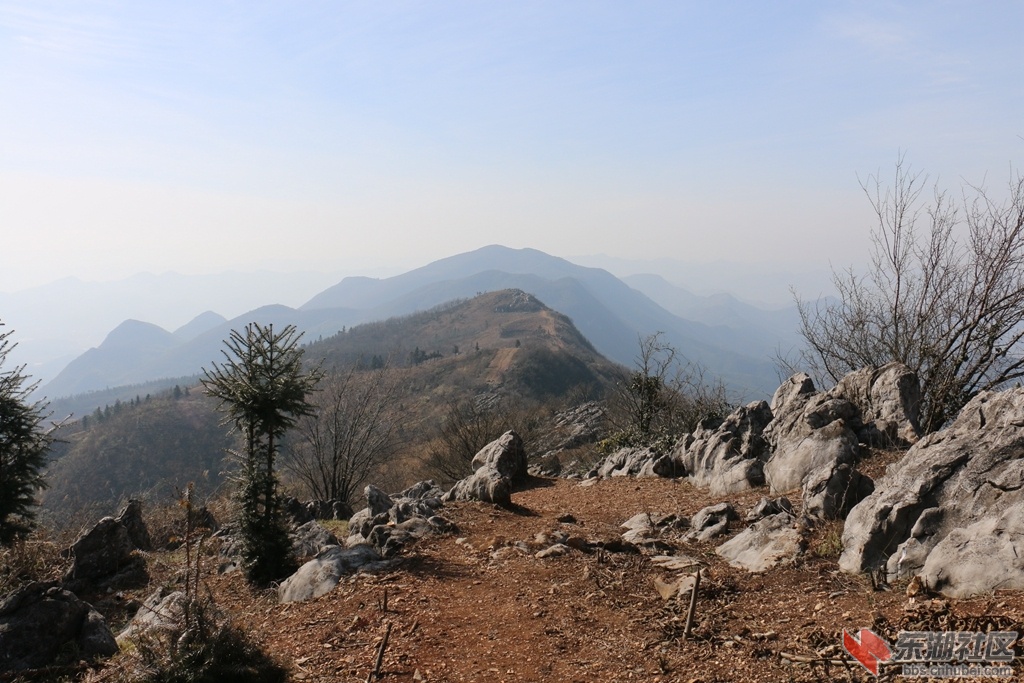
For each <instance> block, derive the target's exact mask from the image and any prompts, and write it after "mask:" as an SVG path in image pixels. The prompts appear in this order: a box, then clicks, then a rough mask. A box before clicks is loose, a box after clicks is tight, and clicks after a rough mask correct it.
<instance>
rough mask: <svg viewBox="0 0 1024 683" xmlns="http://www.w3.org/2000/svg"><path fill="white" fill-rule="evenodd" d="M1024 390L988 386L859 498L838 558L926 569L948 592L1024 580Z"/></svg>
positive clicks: (859, 564)
mask: <svg viewBox="0 0 1024 683" xmlns="http://www.w3.org/2000/svg"><path fill="white" fill-rule="evenodd" d="M1022 481H1024V389H1022V388H1015V389H1010V390H1007V391H1005V392H999V393H994V392H982V393H981V394H979V395H977V396H976V397H975V398H974V399H972V400H971V401H970V402H969V403H968V404H967V405H966V406H965V407H964V408H963V410H961V412H960V415H959V416H958V417H957V418H956V420H955V421H954V422H953V423H952V424H951V425H950V426H949V427H947V428H946V429H944V430H942V431H939V432H935V433H933V434H930V435H928V436H926V437H924V438H922V439H921V440H920V441H918V442H917V443H916V444H914V446H913V447H911V449H910V450H909V451H907V453H906V455H905V456H904V457H903V459H902V460H900V461H899V462H897V463H895V464H893V465H890V466H889V469H888V471H887V472H886V474H885V475H884V476H883V477H882V478H881V479H879V481H878V482H877V483H876V486H875V491H874V493H872V494H871V495H870V496H868V497H867V498H865V499H864V500H863V501H862V502H861V503H860V504H858V505H857V506H856V507H854V508H853V509H852V510H851V511H850V514H849V516H848V517H847V520H846V525H845V528H844V530H843V548H844V550H843V554H842V556H841V557H840V560H839V565H840V567H841V568H842V569H843V570H845V571H848V572H862V571H867V570H875V569H878V568H880V567H885V568H886V571H887V573H888V575H889V577H890V578H902V577H907V576H912V575H914V574H917V573H919V572H920V573H921V574H922V577H923V579H924V580H925V582H926V583H927V584H928V585H929V587H931V588H932V589H935V590H940V591H942V592H943V593H946V594H948V595H951V596H964V595H969V594H976V593H979V592H987V591H991V590H994V589H995V588H1024V537H1022V535H1021V532H1022V530H1024V522H1022V519H1024V487H1022V485H1021V482H1022Z"/></svg>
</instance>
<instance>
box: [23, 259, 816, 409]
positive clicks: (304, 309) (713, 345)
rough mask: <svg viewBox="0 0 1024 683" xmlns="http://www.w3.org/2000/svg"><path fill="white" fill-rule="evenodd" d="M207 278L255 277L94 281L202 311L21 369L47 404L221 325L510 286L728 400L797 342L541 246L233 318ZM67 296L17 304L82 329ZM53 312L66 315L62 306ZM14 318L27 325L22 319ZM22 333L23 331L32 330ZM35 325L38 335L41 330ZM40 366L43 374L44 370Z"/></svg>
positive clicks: (417, 305) (196, 358)
mask: <svg viewBox="0 0 1024 683" xmlns="http://www.w3.org/2000/svg"><path fill="white" fill-rule="evenodd" d="M255 278H256V279H259V278H262V280H263V284H264V287H263V289H262V290H261V289H260V288H259V287H254V288H253V289H252V290H251V291H247V292H246V294H247V296H249V297H250V300H251V297H252V296H256V295H259V294H260V293H262V294H263V295H264V296H267V295H268V293H267V286H268V285H269V286H271V287H273V288H274V291H275V292H276V294H277V295H281V294H283V293H284V292H285V283H288V284H289V286H290V287H291V288H292V289H291V290H290V291H291V292H292V297H293V299H294V297H296V296H298V295H299V293H300V292H299V290H301V288H302V287H304V286H306V287H308V286H310V285H311V284H312V285H313V286H319V283H317V282H315V281H313V280H314V279H313V278H312V277H311V276H307V278H306V279H305V280H304V279H303V278H301V277H299V278H295V279H294V280H291V281H289V280H288V277H287V276H284V275H276V276H273V277H270V276H269V275H268V274H258V275H257V276H255ZM217 282H220V283H233V282H242V283H245V282H248V283H250V284H251V283H253V282H255V279H254V276H241V275H238V274H235V275H232V276H221V277H219V278H188V277H184V276H178V275H164V276H139V277H136V278H132V279H130V280H128V281H125V282H123V283H105V284H103V285H92V286H91V287H93V288H95V287H102V288H103V290H102V291H103V297H104V301H105V302H106V303H105V305H104V315H105V316H106V318H105V319H110V316H111V315H112V314H114V315H116V313H114V312H115V311H119V310H128V307H130V306H131V305H139V303H140V299H141V300H144V301H145V302H146V305H147V306H149V310H150V311H152V313H154V314H156V313H157V312H158V311H159V310H160V309H161V307H162V309H163V311H164V313H163V315H164V316H170V315H173V314H174V311H172V309H173V308H174V307H177V308H178V309H180V308H181V307H182V306H183V305H185V304H186V302H191V305H192V306H194V308H195V310H197V311H200V312H199V313H197V314H195V316H194V317H193V318H192V319H191V320H190V321H188V322H187V323H185V324H180V325H178V326H177V327H174V328H172V329H167V328H163V327H162V326H160V325H158V324H156V323H154V322H152V321H153V320H159V319H160V317H159V316H158V315H152V316H150V317H149V319H146V318H145V317H142V316H138V317H135V318H131V317H126V318H124V319H121V320H119V321H117V322H116V323H113V324H111V325H110V327H109V328H108V329H107V330H106V331H105V332H103V339H102V341H101V343H98V344H96V345H95V346H94V347H92V348H90V349H88V350H85V351H84V352H81V353H79V354H77V355H75V356H74V357H73V358H72V359H70V360H68V361H65V360H64V359H63V358H56V359H49V363H50V365H47V359H43V360H40V361H36V362H34V363H31V362H30V365H29V366H30V368H31V369H33V370H35V371H36V372H34V373H33V374H34V375H35V376H36V378H37V379H39V380H40V381H41V384H42V386H41V388H40V390H39V393H40V395H45V396H47V397H49V398H51V399H53V398H61V397H67V396H72V395H76V394H83V393H87V392H97V391H102V390H105V389H110V388H114V387H119V386H126V385H138V384H145V383H147V382H151V381H153V380H160V379H166V378H170V379H175V378H188V377H192V376H195V375H196V374H198V373H199V372H200V370H201V368H202V367H206V366H208V365H209V364H210V362H211V361H213V360H217V359H219V357H220V348H221V347H222V343H223V340H224V339H225V338H226V337H227V336H228V335H229V333H230V330H231V329H241V328H242V327H243V326H244V325H245V324H247V323H249V322H254V321H255V322H260V323H261V324H267V323H274V324H278V325H284V324H295V325H297V326H298V327H299V329H300V330H303V331H304V332H305V334H306V336H307V340H315V339H317V338H320V337H326V336H330V335H333V334H335V333H336V332H337V331H339V330H341V329H343V328H345V327H351V326H353V325H358V324H361V323H366V322H373V321H379V320H384V319H387V318H390V317H393V316H400V315H407V314H410V313H413V312H416V311H422V310H426V309H430V308H432V307H435V306H438V305H441V304H444V303H447V302H450V301H452V300H455V299H465V298H471V297H473V296H475V295H477V294H479V293H481V292H489V291H496V290H500V289H509V288H514V289H522V290H524V291H527V292H529V293H530V294H533V295H535V296H537V297H538V298H539V299H540V300H541V301H542V302H544V303H545V304H547V305H549V306H550V307H551V308H553V309H555V310H556V311H559V312H561V313H564V314H566V315H568V316H569V317H570V318H571V319H572V320H573V321H574V322H575V323H576V325H577V327H579V329H580V330H581V331H582V332H583V333H584V335H585V336H586V337H587V338H588V339H589V340H590V341H591V342H592V343H594V345H595V347H596V348H597V350H598V351H599V352H601V353H602V354H604V355H605V356H606V357H608V358H610V359H611V360H613V361H615V362H618V363H620V364H623V365H627V366H628V365H631V364H632V362H633V360H634V358H635V355H636V353H637V342H638V339H639V337H640V336H646V335H649V334H654V333H656V332H661V333H663V334H664V335H665V339H666V341H669V342H670V343H672V344H673V345H674V346H676V347H677V348H678V349H679V350H680V352H681V353H682V354H683V355H684V356H685V357H686V358H687V359H688V360H690V361H693V362H696V363H700V364H701V365H702V366H703V367H705V368H706V369H707V371H708V373H709V376H712V377H716V378H717V377H721V378H722V379H723V381H725V382H726V384H727V385H728V386H729V387H730V389H732V390H733V394H734V396H735V397H736V398H737V399H746V398H750V397H762V396H764V395H765V393H766V392H770V391H772V389H773V384H775V383H776V382H777V374H776V372H775V370H774V366H773V364H772V362H771V355H772V353H773V352H774V351H776V350H777V349H791V348H793V347H795V346H796V345H797V344H798V343H799V342H798V339H797V335H796V329H797V318H796V315H795V311H794V309H793V306H792V304H789V305H785V306H782V307H776V308H759V307H756V306H753V305H751V304H748V303H745V302H743V301H742V300H740V299H739V298H737V297H734V296H732V295H730V294H727V293H719V294H716V295H711V296H699V295H696V294H693V293H691V292H689V291H687V290H685V289H683V288H681V287H679V286H678V285H675V284H672V283H671V282H669V281H668V280H666V279H665V278H663V277H662V276H661V275H657V274H653V273H647V274H636V275H629V276H624V277H623V278H617V277H615V276H614V275H612V274H611V273H610V272H608V271H606V270H604V269H600V268H591V267H584V266H580V265H577V264H575V263H572V262H571V261H569V260H567V259H562V258H558V257H555V256H551V255H549V254H545V253H543V252H541V251H537V250H533V249H510V248H507V247H503V246H500V245H491V246H488V247H484V248H481V249H478V250H475V251H472V252H467V253H463V254H457V255H453V256H450V257H448V258H445V259H441V260H439V261H435V262H433V263H430V264H427V265H425V266H422V267H420V268H417V269H413V270H411V271H408V272H406V273H401V274H398V275H394V276H391V277H385V278H369V277H346V278H342V279H340V280H338V281H336V282H334V283H333V284H331V285H330V286H328V287H324V288H322V289H321V290H320V291H319V292H317V293H316V294H314V295H313V296H309V297H308V298H307V299H306V300H304V301H301V303H299V304H297V305H291V306H288V305H283V304H280V303H271V302H272V301H273V299H269V300H267V301H265V302H264V304H263V305H259V306H254V307H253V308H251V309H250V310H246V311H244V312H242V313H240V314H237V315H235V316H234V317H233V318H231V319H229V318H227V317H226V316H224V315H222V314H220V313H219V312H217V311H214V310H212V307H210V306H208V305H207V302H208V301H210V300H211V298H215V297H220V301H221V302H222V303H224V302H225V301H226V299H225V297H228V296H229V295H230V294H231V292H228V291H224V292H219V293H217V294H216V295H214V294H213V292H211V291H210V290H209V289H204V286H209V285H210V284H211V283H217ZM143 285H145V286H143ZM58 291H59V290H58ZM65 291H68V292H69V293H68V295H67V296H66V297H65V298H60V299H53V300H50V301H46V302H45V304H44V305H39V302H38V300H35V301H33V300H31V299H29V300H28V302H27V303H24V304H23V305H22V306H21V310H26V311H27V310H33V309H34V310H43V311H46V312H47V317H46V318H45V321H46V322H47V323H48V324H50V325H51V326H52V327H51V328H49V331H50V333H51V334H55V335H56V334H57V333H59V331H60V330H66V329H80V328H79V327H77V326H76V325H75V324H74V322H73V321H75V320H83V319H85V318H86V317H87V316H88V313H87V311H88V310H89V308H88V306H86V305H85V303H84V300H87V299H90V298H94V297H96V295H97V290H96V289H92V288H90V287H86V286H78V287H72V288H71V289H70V290H65ZM71 292H74V293H75V294H74V295H72V294H71ZM204 293H205V297H207V298H204ZM8 296H9V295H8ZM240 300H241V299H236V300H235V301H236V302H237V301H240ZM279 300H280V299H279ZM15 302H17V299H15ZM33 303H34V304H36V305H35V306H34V307H33V305H32V304H33ZM62 307H67V310H66V311H63V312H62ZM228 310H230V309H228ZM83 313H84V315H83ZM75 315H78V316H79V317H78V318H75V317H74V316H75ZM62 316H64V317H62ZM61 321H64V324H61ZM68 321H72V322H68ZM23 322H31V321H30V320H29V319H28V318H26V319H25V320H24V321H23ZM12 327H13V324H12ZM94 327H95V325H94ZM28 328H29V329H30V330H31V329H32V325H31V324H29V325H28ZM38 329H40V330H44V331H45V330H47V328H45V327H43V326H42V325H40V327H39V328H38ZM19 330H20V328H19ZM19 338H20V339H25V338H28V339H29V340H30V341H31V342H33V343H31V344H26V345H25V346H24V350H23V349H22V348H19V349H18V351H20V352H21V353H22V355H21V357H20V359H19V360H23V361H25V362H28V361H26V360H25V359H26V358H29V359H30V358H31V356H30V353H29V352H30V351H34V352H35V353H36V354H37V355H36V358H42V356H41V355H40V353H41V352H40V349H42V350H45V349H47V348H59V347H61V346H63V347H70V346H71V344H72V343H73V340H71V339H69V338H60V337H57V336H54V337H51V338H49V339H46V338H45V337H43V336H42V334H39V333H37V334H36V335H34V336H32V335H24V337H22V336H21V335H19ZM40 341H45V342H46V343H39V342H40ZM382 351H383V352H393V351H396V350H395V349H384V350H382ZM406 351H407V350H406ZM61 366H62V367H61ZM39 370H44V371H45V370H49V371H50V374H48V375H44V374H43V372H39Z"/></svg>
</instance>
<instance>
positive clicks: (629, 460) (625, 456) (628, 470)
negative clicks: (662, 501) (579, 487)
mask: <svg viewBox="0 0 1024 683" xmlns="http://www.w3.org/2000/svg"><path fill="white" fill-rule="evenodd" d="M682 474H684V471H683V470H682V468H681V467H678V466H677V464H676V462H675V461H674V460H673V459H672V456H671V455H670V454H668V453H658V452H657V451H655V450H653V449H650V448H620V449H619V450H617V451H615V452H614V453H609V454H608V455H607V456H605V457H604V459H603V460H601V462H600V463H598V465H597V467H595V468H594V469H593V470H592V471H591V472H590V473H589V474H588V477H601V478H602V479H607V478H608V477H629V476H633V477H675V476H680V475H682Z"/></svg>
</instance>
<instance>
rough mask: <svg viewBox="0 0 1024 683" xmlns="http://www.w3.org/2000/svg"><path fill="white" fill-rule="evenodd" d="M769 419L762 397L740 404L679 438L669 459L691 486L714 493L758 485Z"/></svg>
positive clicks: (761, 479) (742, 489)
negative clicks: (733, 409)
mask: <svg viewBox="0 0 1024 683" xmlns="http://www.w3.org/2000/svg"><path fill="white" fill-rule="evenodd" d="M771 419H772V411H771V409H770V408H769V407H768V404H767V403H765V402H764V401H756V402H754V403H750V404H748V405H745V406H741V407H740V408H738V409H736V410H735V411H733V412H732V413H731V414H730V415H729V416H728V417H726V418H725V420H723V421H722V422H721V423H719V424H718V425H715V426H713V427H712V426H711V425H709V426H708V427H703V426H702V427H699V428H698V429H697V430H696V431H695V432H694V433H693V434H692V435H690V436H687V437H684V438H683V439H680V441H679V442H678V443H677V444H676V446H675V448H674V449H673V451H672V460H673V461H674V462H676V463H678V464H679V465H680V466H681V469H682V471H683V472H685V473H686V476H687V477H688V478H689V480H690V482H691V483H692V484H693V485H694V486H697V487H700V488H707V489H710V490H711V492H712V493H713V494H715V495H725V494H729V493H735V492H737V491H744V490H746V489H749V488H752V487H754V486H761V485H762V484H764V473H763V468H764V461H765V460H766V459H767V458H768V449H767V444H766V442H765V440H764V438H763V437H762V433H763V432H764V428H765V427H766V426H767V425H768V423H769V422H771Z"/></svg>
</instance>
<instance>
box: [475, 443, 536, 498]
mask: <svg viewBox="0 0 1024 683" xmlns="http://www.w3.org/2000/svg"><path fill="white" fill-rule="evenodd" d="M471 466H472V467H473V469H474V470H480V469H481V468H485V467H490V468H492V469H494V470H496V471H497V472H498V474H499V475H501V476H502V477H505V478H506V479H508V480H509V483H510V484H511V485H512V486H515V485H516V484H521V483H523V482H524V481H526V477H527V472H526V470H527V462H526V452H525V451H524V450H523V440H522V439H521V438H520V436H519V435H518V434H516V433H515V432H514V431H511V430H510V431H507V432H505V433H504V434H502V435H501V436H499V437H498V438H497V439H495V440H494V441H492V442H490V443H489V444H487V445H486V446H484V447H483V448H481V449H480V451H479V452H478V453H477V454H476V455H474V456H473V461H472V463H471Z"/></svg>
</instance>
